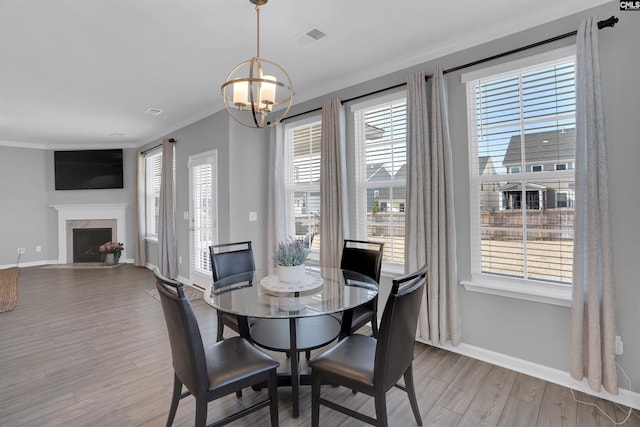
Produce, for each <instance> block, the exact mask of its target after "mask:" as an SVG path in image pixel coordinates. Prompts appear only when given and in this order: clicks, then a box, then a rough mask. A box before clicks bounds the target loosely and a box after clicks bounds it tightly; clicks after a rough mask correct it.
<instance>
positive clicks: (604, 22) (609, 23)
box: [598, 15, 619, 30]
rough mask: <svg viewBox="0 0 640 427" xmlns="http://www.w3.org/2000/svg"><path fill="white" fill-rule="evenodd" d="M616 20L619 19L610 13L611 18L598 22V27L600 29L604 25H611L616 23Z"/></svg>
mask: <svg viewBox="0 0 640 427" xmlns="http://www.w3.org/2000/svg"><path fill="white" fill-rule="evenodd" d="M618 21H619V19H618V18H616V17H615V16H613V15H612V16H611V18H609V19H605V20H602V21H600V22H598V29H600V30H601V29H603V28H605V27H613V26H615V25H616V24H617V23H618Z"/></svg>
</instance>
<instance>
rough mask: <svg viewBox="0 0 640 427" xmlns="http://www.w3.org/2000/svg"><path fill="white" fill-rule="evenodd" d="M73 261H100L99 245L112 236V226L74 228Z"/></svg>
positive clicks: (109, 239) (108, 240)
mask: <svg viewBox="0 0 640 427" xmlns="http://www.w3.org/2000/svg"><path fill="white" fill-rule="evenodd" d="M72 234H73V239H72V241H73V245H72V247H73V249H72V250H71V252H72V254H73V262H74V263H75V262H100V261H101V259H100V255H101V254H100V246H101V245H103V244H104V243H106V242H110V241H111V240H112V238H113V236H112V234H113V229H112V228H74V229H73V230H72Z"/></svg>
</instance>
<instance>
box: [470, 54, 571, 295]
mask: <svg viewBox="0 0 640 427" xmlns="http://www.w3.org/2000/svg"><path fill="white" fill-rule="evenodd" d="M545 58H546V59H548V55H547V57H545ZM501 67H502V68H505V65H502V66H501ZM463 78H464V77H463ZM467 104H468V108H469V110H468V119H469V142H470V153H471V156H470V188H471V191H470V195H471V218H472V221H471V232H472V272H473V273H474V274H488V275H495V276H502V277H512V278H518V279H524V280H528V281H536V282H546V283H552V284H571V282H572V267H573V202H574V170H573V168H574V164H575V57H573V56H571V57H566V56H565V57H562V58H557V59H554V60H551V61H548V60H547V61H545V62H544V63H538V64H537V65H529V66H527V67H523V68H517V69H513V70H511V71H508V72H502V73H500V74H498V75H489V76H485V77H483V78H480V79H476V80H467ZM558 164H563V165H566V167H565V168H564V169H562V168H557V167H556V165H558Z"/></svg>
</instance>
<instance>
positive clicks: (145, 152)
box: [140, 138, 178, 154]
mask: <svg viewBox="0 0 640 427" xmlns="http://www.w3.org/2000/svg"><path fill="white" fill-rule="evenodd" d="M169 142H173V143H174V144H175V143H177V142H178V141H176V140H175V139H174V138H171V139H169ZM158 147H162V144H158V145H154V146H153V147H151V148H147V149H146V150H144V151H141V152H140V154H147V153H148V152H149V151H151V150H155V149H156V148H158Z"/></svg>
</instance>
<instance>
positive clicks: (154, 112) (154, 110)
mask: <svg viewBox="0 0 640 427" xmlns="http://www.w3.org/2000/svg"><path fill="white" fill-rule="evenodd" d="M145 114H151V115H152V116H159V115H160V114H162V110H161V109H159V108H147V111H145Z"/></svg>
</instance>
